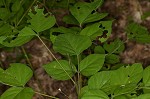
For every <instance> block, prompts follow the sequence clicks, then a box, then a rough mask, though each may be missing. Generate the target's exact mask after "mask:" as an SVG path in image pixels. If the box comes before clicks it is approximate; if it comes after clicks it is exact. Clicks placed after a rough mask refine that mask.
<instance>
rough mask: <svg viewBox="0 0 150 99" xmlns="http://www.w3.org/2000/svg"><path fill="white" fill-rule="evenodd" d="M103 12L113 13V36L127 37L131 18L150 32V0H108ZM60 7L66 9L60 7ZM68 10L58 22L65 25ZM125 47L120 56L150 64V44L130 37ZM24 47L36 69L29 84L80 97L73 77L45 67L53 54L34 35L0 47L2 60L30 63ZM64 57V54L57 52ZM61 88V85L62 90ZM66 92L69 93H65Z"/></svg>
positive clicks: (74, 98)
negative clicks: (20, 43)
mask: <svg viewBox="0 0 150 99" xmlns="http://www.w3.org/2000/svg"><path fill="white" fill-rule="evenodd" d="M99 10H100V11H101V12H107V13H109V17H110V18H113V19H115V21H114V22H113V27H112V35H111V37H110V39H109V40H114V39H115V38H120V39H121V40H123V41H126V39H127V37H126V31H125V28H126V26H127V24H128V23H129V22H130V21H134V22H137V23H140V24H142V25H144V26H145V27H147V28H148V30H149V32H150V17H148V18H147V19H145V20H141V16H142V14H143V13H145V12H147V11H150V1H149V0H105V2H104V4H103V5H102V7H101V8H100V9H99ZM60 11H62V10H61V9H60ZM63 15H65V13H63V12H62V13H61V14H60V15H59V16H56V17H59V19H58V20H57V21H58V24H59V25H62V24H63V23H61V20H60V19H61V18H60V17H62V16H63ZM45 43H46V45H47V46H48V47H49V48H50V49H51V50H52V47H51V44H50V43H48V42H46V41H45ZM125 47H126V48H125V50H124V52H123V53H121V54H120V59H121V61H122V62H123V63H127V64H131V63H136V62H140V63H142V64H143V66H144V67H146V66H148V65H150V44H139V43H136V42H134V41H127V42H126V43H125ZM22 49H25V51H26V53H27V54H28V55H29V59H30V62H31V64H32V66H33V69H34V75H36V76H34V77H32V79H31V80H30V81H29V82H28V84H27V85H28V86H30V87H32V88H33V89H35V90H36V91H37V92H44V93H45V94H48V95H52V96H56V97H59V98H60V99H68V98H67V97H66V96H65V95H67V96H68V97H69V98H70V99H77V95H76V92H75V86H74V85H73V84H72V82H71V81H70V80H68V81H57V80H54V79H52V78H50V77H49V76H48V75H47V74H46V73H45V71H44V70H43V68H42V65H43V64H46V63H48V62H49V61H53V58H52V56H51V55H50V54H49V53H48V51H47V50H46V48H45V47H44V45H43V44H42V43H41V42H40V41H39V40H38V39H34V40H32V41H30V42H29V43H27V44H25V45H24V46H23V47H20V48H13V49H8V50H2V49H1V50H0V61H1V65H2V66H3V68H4V69H5V68H7V67H8V66H9V64H10V63H13V62H21V63H26V59H25V58H24V54H23V52H22ZM54 54H55V56H56V57H57V58H58V59H60V58H61V56H60V55H58V54H57V53H54ZM7 88H8V86H4V85H0V94H2V93H3V92H4V91H5V90H6V89H7ZM58 89H61V91H60V90H58ZM64 94H65V95H64ZM33 99H48V98H45V97H42V96H40V95H37V94H36V95H35V96H34V98H33Z"/></svg>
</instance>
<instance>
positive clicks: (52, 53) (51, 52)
mask: <svg viewBox="0 0 150 99" xmlns="http://www.w3.org/2000/svg"><path fill="white" fill-rule="evenodd" d="M36 36H37V37H38V38H39V40H40V41H41V42H42V44H43V45H44V46H45V48H46V49H47V50H48V52H49V53H50V54H51V55H52V57H53V58H54V59H55V60H56V62H57V63H58V64H59V65H60V67H61V68H62V69H63V71H64V72H65V73H66V74H67V75H68V77H69V78H70V79H71V81H72V82H73V83H74V84H75V85H76V83H75V81H74V80H73V79H72V77H70V75H69V74H68V73H67V71H66V70H65V69H64V67H63V66H62V65H61V64H60V62H59V61H58V59H57V58H56V57H55V55H54V54H53V53H52V52H51V50H50V49H49V48H48V47H47V45H46V44H45V43H44V42H43V40H42V39H41V38H40V37H39V35H36Z"/></svg>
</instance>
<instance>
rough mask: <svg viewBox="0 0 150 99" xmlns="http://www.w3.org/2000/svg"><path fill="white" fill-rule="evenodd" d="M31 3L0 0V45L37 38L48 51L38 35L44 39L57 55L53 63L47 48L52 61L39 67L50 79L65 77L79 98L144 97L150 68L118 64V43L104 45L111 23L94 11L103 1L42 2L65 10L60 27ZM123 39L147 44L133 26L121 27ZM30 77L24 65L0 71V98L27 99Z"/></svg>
mask: <svg viewBox="0 0 150 99" xmlns="http://www.w3.org/2000/svg"><path fill="white" fill-rule="evenodd" d="M31 1H32V0H31ZM31 1H30V0H26V1H25V0H0V13H1V14H0V44H1V45H0V47H17V46H22V45H23V44H25V43H27V42H29V41H30V40H31V39H34V38H35V37H37V38H38V39H39V40H40V41H41V42H42V43H43V45H44V46H45V47H46V48H47V49H48V47H47V46H46V44H45V43H44V42H43V41H42V39H41V36H42V37H43V38H50V39H49V41H51V42H52V45H53V48H54V51H55V52H58V53H60V54H61V55H62V56H63V57H62V59H60V60H58V59H57V58H56V57H55V55H53V54H52V52H51V51H50V50H49V49H48V51H49V52H50V53H51V54H52V56H53V57H54V59H55V60H54V61H52V62H49V63H47V64H45V65H43V68H44V70H45V71H46V73H47V74H48V75H49V76H51V77H52V78H53V79H56V80H69V79H70V80H71V81H72V82H73V83H74V84H75V87H76V89H77V93H78V98H79V99H109V98H111V99H149V97H150V94H149V93H150V90H149V86H150V81H149V78H150V73H149V72H150V67H147V68H145V69H143V67H142V64H140V63H135V64H131V65H126V64H122V63H121V62H120V57H119V54H120V53H122V52H123V51H124V49H125V45H124V42H123V41H121V40H120V39H115V40H113V41H111V42H110V41H107V40H108V38H109V37H110V35H111V32H112V22H113V20H105V19H104V18H105V17H107V15H108V14H107V13H100V12H98V10H97V9H98V8H99V7H100V6H101V5H102V3H103V0H91V2H79V1H78V2H77V1H76V0H69V1H68V0H58V1H56V0H51V1H49V2H50V3H48V1H46V4H45V5H44V6H45V7H46V6H48V7H49V8H53V9H52V10H54V11H55V9H57V8H58V9H59V8H64V9H65V10H68V11H69V13H68V15H65V16H64V17H63V20H62V21H63V22H65V25H64V26H66V27H64V26H59V25H58V24H56V23H57V22H56V21H57V20H56V19H57V18H55V16H54V15H55V14H56V13H55V14H53V13H50V12H49V11H48V8H47V7H46V9H44V8H40V7H39V6H37V4H38V5H43V4H41V1H40V0H38V1H36V0H35V1H32V2H31ZM30 3H32V4H31V5H30ZM35 4H36V5H35ZM29 5H30V6H29ZM52 12H53V11H52ZM55 24H56V25H57V26H56V25H55ZM70 24H71V25H70ZM45 35H46V36H45ZM47 36H48V37H47ZM127 36H128V38H129V39H130V40H135V41H137V42H140V43H149V42H150V34H149V32H148V30H147V28H145V27H143V26H141V25H139V24H137V23H131V24H129V25H128V26H127ZM32 76H33V71H32V70H31V69H30V68H29V67H28V66H26V65H25V64H21V63H13V64H10V67H9V68H8V69H6V70H3V69H2V68H0V83H2V84H5V85H9V86H11V87H10V88H9V89H7V90H6V91H5V92H4V93H3V94H2V95H1V97H0V99H31V98H32V96H33V94H34V91H33V89H31V88H30V87H26V83H27V82H28V81H29V80H30V79H31V77H32ZM81 86H83V87H82V88H81ZM35 93H38V92H35ZM41 95H43V94H41ZM44 96H48V95H44ZM49 97H51V96H49ZM53 98H54V97H53Z"/></svg>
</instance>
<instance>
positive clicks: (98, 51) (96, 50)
mask: <svg viewBox="0 0 150 99" xmlns="http://www.w3.org/2000/svg"><path fill="white" fill-rule="evenodd" d="M94 53H95V54H105V50H104V49H103V47H102V46H96V47H95V48H94Z"/></svg>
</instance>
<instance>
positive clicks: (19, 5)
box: [11, 0, 22, 12]
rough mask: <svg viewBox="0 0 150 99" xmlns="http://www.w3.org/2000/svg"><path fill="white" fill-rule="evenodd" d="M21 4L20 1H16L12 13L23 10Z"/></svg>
mask: <svg viewBox="0 0 150 99" xmlns="http://www.w3.org/2000/svg"><path fill="white" fill-rule="evenodd" d="M21 6H22V5H21V2H20V1H19V0H16V1H15V2H14V4H13V5H12V8H11V9H12V11H13V12H17V11H19V10H20V9H21Z"/></svg>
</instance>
